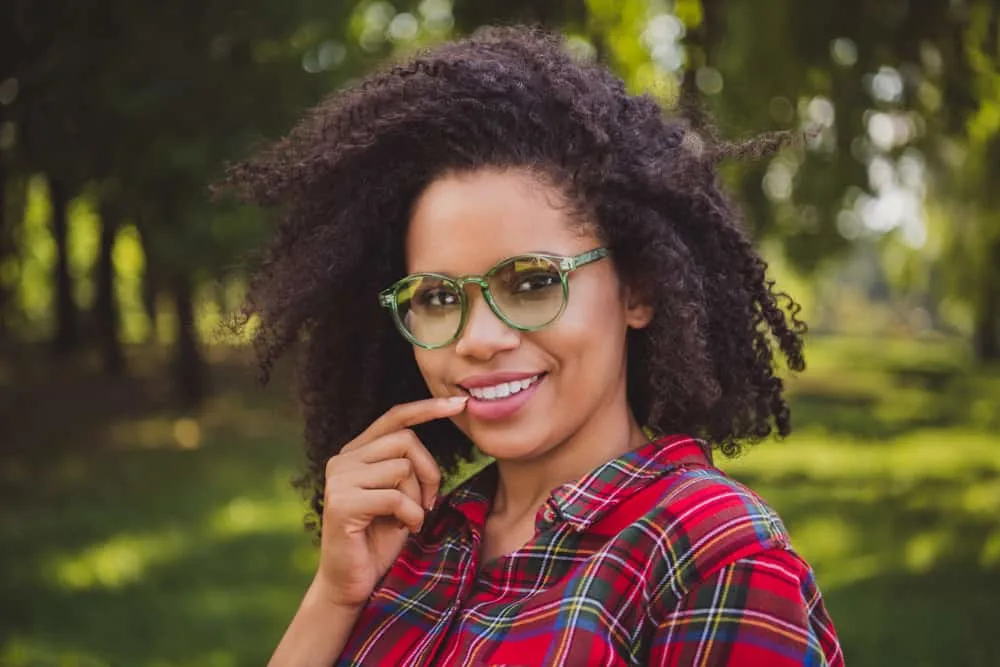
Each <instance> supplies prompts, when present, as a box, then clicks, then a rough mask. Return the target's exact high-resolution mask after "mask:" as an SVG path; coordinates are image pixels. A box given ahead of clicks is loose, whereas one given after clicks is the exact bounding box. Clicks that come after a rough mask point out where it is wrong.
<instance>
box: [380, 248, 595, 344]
mask: <svg viewBox="0 0 1000 667" xmlns="http://www.w3.org/2000/svg"><path fill="white" fill-rule="evenodd" d="M608 255H610V251H609V250H608V249H607V248H594V249H593V250H588V251H587V252H584V253H581V254H579V255H576V256H574V257H563V256H561V255H550V254H546V253H525V254H523V255H515V256H514V257H508V258H507V259H504V260H501V261H500V262H497V263H496V264H495V265H494V266H493V267H492V268H490V270H489V271H487V272H486V273H485V274H482V275H467V276H458V277H454V276H448V275H444V274H441V273H414V274H410V275H408V276H406V277H405V278H402V279H400V280H398V281H397V282H395V283H393V284H392V285H391V286H390V287H387V288H386V289H384V290H382V291H381V292H379V295H378V301H379V304H380V305H381V306H382V307H383V308H386V309H387V310H389V312H390V313H391V314H392V319H393V322H394V323H395V324H396V328H397V329H398V330H399V332H400V333H401V334H402V335H403V337H404V338H406V340H408V341H410V342H411V343H412V344H414V345H416V346H417V347H419V348H422V349H425V350H435V349H439V348H442V347H447V346H448V345H451V344H452V343H454V342H455V341H456V340H458V338H459V337H460V336H461V335H462V331H464V330H465V324H466V321H467V319H468V314H469V299H468V297H467V296H466V294H465V286H466V285H470V284H473V285H478V286H479V288H480V289H481V290H482V293H483V298H484V299H485V301H486V304H487V305H488V306H489V308H490V310H491V311H493V314H494V315H496V316H497V318H499V319H500V321H501V322H503V323H504V324H506V325H507V326H509V327H510V328H512V329H516V330H517V331H525V332H531V331H538V330H540V329H544V328H545V327H547V326H549V325H550V324H552V323H553V322H555V321H556V320H557V319H559V317H560V316H561V315H562V314H563V311H565V310H566V304H567V303H568V302H569V274H570V273H572V272H573V271H576V270H577V269H579V268H581V267H583V266H586V265H587V264H591V263H593V262H596V261H598V260H600V259H603V258H605V257H607V256H608ZM539 259H541V260H546V261H549V262H551V263H552V264H553V266H555V267H556V269H557V270H558V273H559V278H560V282H561V283H562V303H561V305H560V306H559V310H558V311H557V312H556V313H555V314H554V315H553V316H552V317H550V318H549V319H548V320H546V321H545V322H543V323H541V324H537V325H534V326H523V325H520V324H518V323H517V322H514V321H512V320H511V319H510V318H509V317H507V316H506V315H505V314H504V312H503V310H501V308H500V307H499V306H498V305H497V302H496V300H495V299H494V298H493V294H492V293H491V291H490V286H489V282H488V281H489V279H490V278H491V277H493V276H494V275H495V274H496V273H497V272H498V271H499V270H501V269H502V268H504V267H506V266H508V265H509V264H510V263H511V262H516V261H519V260H539ZM414 278H430V279H435V280H440V281H442V282H444V283H445V284H448V285H452V286H453V287H454V288H455V292H456V294H457V295H458V298H459V305H460V307H461V315H460V319H459V322H458V325H457V326H456V331H455V334H454V335H453V336H452V337H451V338H449V339H448V340H446V341H444V342H441V343H437V344H427V343H425V342H423V341H421V340H419V339H417V338H416V337H414V335H413V333H412V332H411V331H410V330H409V328H408V327H407V326H406V325H405V323H404V322H403V319H402V317H401V316H400V313H399V308H398V305H399V300H398V293H399V290H400V289H401V288H403V287H405V286H406V285H407V284H408V283H409V282H410V281H412V280H413V279H414Z"/></svg>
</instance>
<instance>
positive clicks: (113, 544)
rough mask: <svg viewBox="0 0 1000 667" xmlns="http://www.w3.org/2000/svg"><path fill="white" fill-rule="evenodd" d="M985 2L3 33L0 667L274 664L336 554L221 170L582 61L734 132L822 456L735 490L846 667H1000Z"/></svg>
mask: <svg viewBox="0 0 1000 667" xmlns="http://www.w3.org/2000/svg"><path fill="white" fill-rule="evenodd" d="M998 17H1000V8H998V6H997V3H996V2H995V1H993V0H920V1H919V2H917V1H916V0H909V1H908V0H841V1H840V2H806V1H803V0H674V1H672V2H671V1H670V0H392V1H391V2H390V1H386V0H375V1H371V0H363V1H359V2H352V1H350V0H325V1H322V2H320V1H319V0H280V1H277V0H246V1H244V2H234V1H232V0H176V1H175V2H165V3H138V2H133V1H125V0H102V1H97V0H3V5H2V9H0V567H2V569H0V665H4V666H5V667H10V666H26V665H31V666H36V665H60V666H62V665H67V666H69V665H79V666H87V667H90V666H97V665H142V666H147V665H148V666H157V667H167V666H170V667H173V666H182V665H183V666H196V665H197V666H202V665H204V666H213V667H214V666H218V667H225V666H231V665H251V664H262V663H263V662H264V661H265V660H266V657H267V656H268V655H269V652H270V650H271V649H272V647H273V646H274V645H275V643H276V641H277V639H278V638H279V636H280V634H281V633H282V631H283V629H284V627H285V625H286V623H287V622H288V620H289V619H290V618H291V615H292V613H293V611H294V609H295V608H296V606H297V604H298V601H299V599H300V596H301V594H302V592H303V590H304V587H305V585H306V582H307V581H308V580H309V578H310V576H311V574H312V571H313V568H314V565H315V557H316V551H315V549H314V547H313V543H312V541H311V539H310V537H309V536H308V535H307V534H306V533H305V532H304V531H303V529H302V522H301V521H302V518H303V516H304V513H305V505H304V503H303V501H302V499H301V498H300V497H299V495H298V493H297V492H296V491H295V490H294V489H292V488H291V486H290V485H289V480H290V479H292V477H294V475H295V474H296V471H297V470H298V468H299V466H300V462H301V452H300V449H301V444H300V443H301V438H300V424H299V421H298V415H297V412H296V408H295V404H294V401H293V400H292V397H291V392H290V390H289V373H288V371H287V369H286V368H284V367H282V368H279V369H278V372H277V374H276V377H275V380H274V382H273V383H272V385H271V386H270V387H269V388H268V389H266V390H265V389H262V388H260V387H259V386H257V384H256V383H255V368H254V365H253V359H252V355H251V354H250V351H249V350H248V349H247V347H246V345H245V341H244V340H241V339H239V338H238V337H234V336H232V335H227V334H225V333H224V331H225V330H224V328H222V327H221V325H222V324H223V322H224V320H225V317H226V314H227V313H231V312H233V310H234V309H235V308H236V307H238V305H239V303H240V298H241V294H242V290H243V285H244V281H245V270H244V267H245V266H246V263H247V261H248V260H250V261H252V259H253V249H254V248H255V247H257V246H258V244H259V243H260V241H261V239H262V238H263V237H264V235H265V234H266V233H267V230H268V222H267V220H266V219H265V218H264V217H262V216H261V215H260V214H258V213H255V212H253V211H248V210H243V209H240V208H236V207H233V206H229V205H213V204H212V203H211V202H210V201H209V197H208V196H207V184H208V183H210V182H211V181H212V180H213V179H215V178H217V177H218V176H219V174H220V170H221V168H222V165H223V164H224V162H225V161H226V160H231V159H236V158H239V157H241V156H245V155H246V154H247V152H248V151H250V150H251V149H252V147H253V146H256V145H260V142H261V141H262V140H264V139H267V138H274V137H277V136H280V135H281V134H282V133H283V132H284V131H286V130H287V129H288V128H289V127H290V126H291V124H292V123H293V122H294V121H295V119H296V118H297V117H299V116H300V115H301V113H302V112H303V110H304V109H305V108H307V107H308V106H309V105H311V104H313V103H315V102H317V101H318V100H319V99H321V97H322V96H323V95H326V94H328V93H329V92H330V91H333V90H335V89H337V88H339V87H343V86H346V85H350V84H351V82H352V81H353V80H355V79H356V78H357V77H359V76H361V75H363V74H364V72H365V71H366V70H368V69H369V68H371V67H372V66H373V65H375V64H376V63H378V62H379V61H381V60H383V59H385V58H387V57H392V56H393V55H398V54H400V53H405V52H407V51H409V50H412V49H415V48H419V47H421V46H425V45H428V44H433V43H435V42H439V41H441V40H445V39H448V38H451V37H454V36H459V35H463V34H467V33H469V32H470V31H471V30H473V29H475V28H476V27H477V26H479V25H483V24H487V23H494V22H512V21H531V22H539V23H542V24H544V25H547V26H550V27H552V28H556V29H559V30H561V31H563V32H565V33H566V34H567V35H569V37H570V45H571V47H572V48H573V49H574V50H575V51H576V52H577V53H578V54H579V56H580V57H582V58H597V59H600V60H601V61H603V62H606V63H608V64H609V65H610V66H611V67H612V68H614V69H615V70H616V71H617V72H618V73H620V74H621V76H622V77H623V78H624V79H625V80H626V82H627V83H628V85H629V86H630V87H631V88H632V89H633V90H634V91H648V92H651V93H652V94H654V95H656V96H657V97H659V98H660V99H662V100H663V102H664V103H665V104H666V105H668V106H672V105H675V104H677V101H678V100H679V99H682V98H683V97H684V96H693V97H695V98H697V99H700V100H701V101H702V102H703V103H704V104H706V105H707V106H708V108H710V109H711V110H712V112H713V113H714V115H715V116H716V118H717V120H718V123H719V125H720V127H721V130H722V132H723V134H724V135H725V136H726V137H729V138H740V137H745V136H748V135H750V134H753V133H758V132H761V131H765V130H772V129H803V128H807V127H808V128H814V129H816V130H817V131H816V132H815V133H814V134H812V135H811V138H810V139H809V140H808V141H806V142H805V143H804V144H803V145H800V146H797V147H794V148H789V149H787V150H784V151H782V152H780V153H778V154H775V155H772V156H767V157H765V158H764V159H762V160H760V161H757V162H750V163H744V164H732V165H727V166H726V173H725V176H726V178H727V180H728V182H729V185H730V186H731V188H732V191H733V193H734V194H735V196H736V197H737V198H738V199H739V200H740V201H741V203H742V204H743V206H744V207H745V210H746V212H747V225H748V228H749V230H750V232H751V233H752V235H753V237H754V238H755V240H756V242H757V243H758V245H759V248H760V249H761V252H762V253H763V254H764V255H765V256H766V257H767V259H768V261H769V262H770V263H771V267H772V271H773V275H774V278H775V279H776V280H777V281H778V282H779V285H781V286H782V287H783V288H784V289H786V290H787V291H788V292H790V293H791V294H792V295H794V297H795V298H797V299H798V300H800V301H801V302H802V303H803V305H804V313H803V315H804V316H805V318H806V319H807V320H808V321H809V322H810V324H811V325H812V333H811V334H810V336H809V338H808V343H807V361H808V364H809V366H808V369H807V370H806V372H805V373H803V374H801V375H799V376H797V377H794V378H790V379H789V387H790V390H791V392H792V397H793V418H794V420H795V425H796V432H795V433H794V434H793V436H792V437H790V438H789V439H787V440H785V441H774V442H768V443H765V444H763V445H761V446H759V447H757V448H755V449H753V450H751V451H750V452H749V453H748V454H747V455H745V456H743V457H741V458H739V459H737V460H735V461H731V462H726V463H724V464H723V467H724V468H725V469H726V470H727V471H729V472H731V474H733V475H734V476H736V477H737V478H739V479H741V480H744V481H747V482H748V483H750V484H751V485H753V486H754V487H755V488H756V489H757V490H758V491H760V492H761V493H762V494H763V495H764V496H765V497H766V498H767V499H768V500H769V501H770V502H771V503H773V504H774V505H775V506H776V507H777V508H778V509H779V511H780V512H781V513H782V514H783V516H784V517H785V519H786V521H787V523H788V525H789V527H790V530H791V532H792V535H793V538H794V544H795V545H796V547H797V548H798V549H799V550H800V551H801V552H802V553H803V554H804V555H805V556H806V557H807V558H808V559H809V560H810V562H811V563H812V564H813V565H814V566H815V568H816V571H817V573H818V577H819V581H820V583H821V586H822V588H823V590H824V592H825V595H826V598H827V601H828V605H829V608H830V611H831V612H832V614H833V616H834V618H835V620H836V623H837V626H838V628H839V631H840V634H841V638H842V641H843V645H844V649H845V651H846V655H847V663H848V664H849V665H852V666H886V665H890V666H891V665H946V666H992V667H996V666H997V665H1000V635H998V632H997V628H998V627H1000V603H998V600H1000V362H998V358H1000V37H998V32H1000V27H998V25H1000V24H998V21H1000V18H998Z"/></svg>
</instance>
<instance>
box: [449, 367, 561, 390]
mask: <svg viewBox="0 0 1000 667" xmlns="http://www.w3.org/2000/svg"><path fill="white" fill-rule="evenodd" d="M536 375H538V376H542V375H545V373H544V371H535V372H532V371H525V372H521V371H507V372H503V373H484V374H482V375H470V376H469V377H467V378H465V379H463V380H462V381H461V382H458V383H457V384H458V386H459V387H461V388H462V389H471V388H473V387H492V386H493V385H495V384H500V383H502V382H515V381H517V380H527V379H528V378H533V377H535V376H536ZM539 380H541V378H540V377H539ZM529 389H530V387H529Z"/></svg>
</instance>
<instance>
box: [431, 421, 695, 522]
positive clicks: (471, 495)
mask: <svg viewBox="0 0 1000 667" xmlns="http://www.w3.org/2000/svg"><path fill="white" fill-rule="evenodd" d="M711 462H712V461H711V450H710V448H709V447H708V445H707V444H706V443H705V442H703V441H701V440H697V439H694V438H691V437H688V436H684V435H668V436H661V437H659V438H657V439H656V440H655V441H651V442H647V443H646V444H644V445H642V446H641V447H638V448H636V449H633V450H630V451H628V452H626V453H625V454H623V455H621V456H620V457H618V458H616V459H613V460H611V461H608V462H606V463H603V464H601V465H600V466H598V467H597V468H596V469H594V470H593V471H591V472H590V473H588V474H587V475H585V476H584V477H582V478H581V479H579V480H577V481H575V482H570V483H568V484H563V485H562V486H559V487H557V488H556V489H554V490H553V491H552V494H551V495H550V496H549V498H548V500H547V501H546V502H545V505H544V506H543V507H542V509H541V510H540V511H539V514H538V518H537V519H536V527H538V528H540V529H541V528H545V527H547V525H551V524H553V523H557V522H559V521H566V522H567V523H569V524H570V525H571V526H572V527H573V529H574V530H576V531H583V530H586V529H587V527H589V526H590V525H592V524H593V523H594V522H595V521H597V520H599V519H600V518H601V517H602V516H604V515H605V514H607V513H608V512H609V511H610V510H612V509H614V508H615V507H617V506H618V505H619V504H620V503H621V502H623V501H624V500H626V499H627V498H629V497H631V496H632V495H633V494H635V493H636V492H638V491H641V490H642V489H644V488H645V487H647V486H648V485H649V484H650V483H652V482H653V481H655V480H657V479H659V478H660V477H662V476H663V475H665V474H667V473H669V472H671V471H673V470H676V469H677V468H678V467H680V466H682V465H685V464H697V465H711ZM496 484H497V469H496V464H490V465H488V466H487V467H486V468H484V469H483V470H481V471H480V472H479V473H477V474H476V475H474V476H473V477H472V478H470V479H469V480H467V481H466V482H465V483H463V484H462V485H461V486H459V487H458V488H457V489H455V490H454V491H453V492H452V493H451V494H449V496H448V499H447V503H448V505H450V506H451V507H452V508H453V509H455V510H457V511H458V512H459V513H461V514H462V515H463V516H464V517H465V518H466V519H467V520H468V521H469V522H470V523H472V524H473V525H476V526H482V525H483V524H484V523H485V521H486V515H487V514H488V513H489V508H490V504H491V502H492V497H493V494H494V492H495V490H496Z"/></svg>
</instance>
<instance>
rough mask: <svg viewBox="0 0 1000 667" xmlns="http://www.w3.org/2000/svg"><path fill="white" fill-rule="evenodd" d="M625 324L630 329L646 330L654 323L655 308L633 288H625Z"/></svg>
mask: <svg viewBox="0 0 1000 667" xmlns="http://www.w3.org/2000/svg"><path fill="white" fill-rule="evenodd" d="M624 296H625V324H626V325H628V327H629V328H630V329H645V328H646V327H647V326H649V323H650V322H652V321H653V307H652V306H650V305H649V304H648V303H647V302H646V299H644V298H642V297H641V296H640V295H639V294H638V292H636V291H635V290H633V289H632V288H631V287H626V288H625V295H624Z"/></svg>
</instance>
